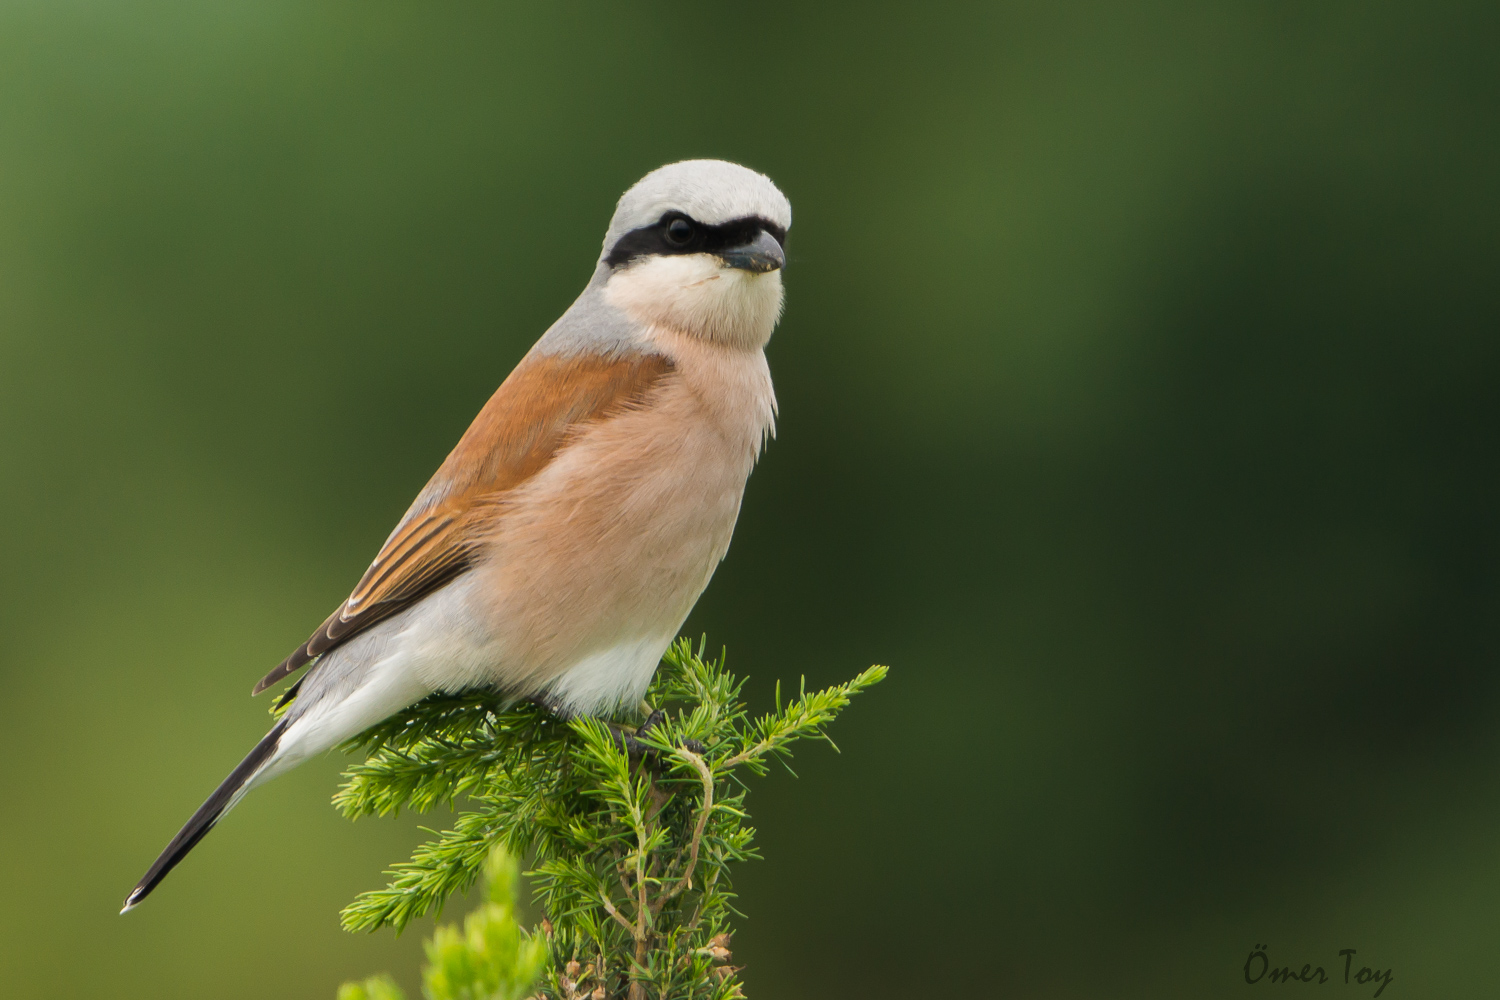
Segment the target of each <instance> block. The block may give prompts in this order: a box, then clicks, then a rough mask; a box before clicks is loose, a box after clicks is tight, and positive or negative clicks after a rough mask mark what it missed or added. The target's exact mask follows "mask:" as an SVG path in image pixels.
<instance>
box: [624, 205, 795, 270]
mask: <svg viewBox="0 0 1500 1000" xmlns="http://www.w3.org/2000/svg"><path fill="white" fill-rule="evenodd" d="M684 224H685V225H684ZM761 233H769V234H770V235H771V236H772V237H773V238H774V239H775V240H776V242H777V243H779V244H780V245H781V247H782V249H783V250H785V249H786V230H785V229H783V228H781V227H780V226H778V225H776V223H774V222H769V221H767V220H765V219H762V218H760V217H759V216H750V217H749V218H745V219H735V220H734V221H733V222H725V223H723V224H721V225H717V226H708V225H704V224H703V223H701V222H697V221H695V220H693V219H692V218H690V217H689V216H687V215H684V214H683V213H682V212H668V213H667V214H666V215H663V216H662V217H661V218H660V219H658V220H657V221H656V222H654V223H652V224H651V225H649V226H642V227H641V228H639V229H632V230H631V231H630V232H628V233H626V234H625V235H624V236H621V237H620V238H619V240H617V241H616V242H615V245H614V246H613V247H611V248H610V251H609V256H608V257H605V258H604V260H605V263H607V264H609V266H610V267H612V268H615V269H617V270H618V269H619V268H622V267H624V266H625V265H627V264H629V263H631V262H632V261H635V260H639V259H640V258H642V257H657V256H662V257H666V256H673V255H680V254H691V253H714V254H716V253H723V252H724V251H727V250H733V249H735V248H736V247H743V246H748V245H749V244H750V243H753V242H754V241H755V238H756V237H757V236H759V235H760V234H761Z"/></svg>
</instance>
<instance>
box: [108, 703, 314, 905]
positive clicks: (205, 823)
mask: <svg viewBox="0 0 1500 1000" xmlns="http://www.w3.org/2000/svg"><path fill="white" fill-rule="evenodd" d="M285 728H286V724H285V723H284V722H278V723H276V725H274V726H272V727H271V731H270V732H269V733H267V734H266V736H265V738H264V739H263V740H261V741H260V742H259V743H257V744H255V749H254V750H251V751H250V753H249V754H248V755H246V757H245V759H244V760H242V761H240V763H239V766H238V767H236V768H235V769H234V770H233V771H231V772H230V773H229V777H227V778H225V779H224V781H223V782H222V783H221V784H220V785H219V787H218V788H216V789H214V793H213V794H212V795H210V796H209V797H208V801H207V802H204V803H203V805H201V806H199V807H198V811H197V812H195V813H193V818H192V819H190V820H188V821H187V823H186V824H184V825H183V827H182V829H181V830H178V831H177V836H175V837H173V838H172V842H171V843H170V844H168V845H167V847H166V850H164V851H162V852H161V856H160V857H158V858H157V859H156V861H155V862H154V863H153V864H152V865H151V868H150V869H149V870H148V871H147V872H146V874H145V877H144V878H142V879H141V881H140V882H139V883H138V884H137V885H136V887H135V888H134V889H132V890H130V895H129V896H126V897H125V907H124V909H122V910H121V911H120V912H121V913H124V912H126V911H127V910H130V909H133V908H134V907H135V906H136V905H137V904H138V903H140V901H141V900H143V899H145V898H146V897H147V896H149V895H151V890H152V889H155V888H156V886H157V883H159V882H160V881H161V880H162V879H164V878H166V877H167V873H168V872H170V871H171V870H172V869H173V868H176V867H177V862H179V861H181V860H182V859H183V858H185V857H187V853H188V851H191V850H192V849H193V848H194V847H197V846H198V841H200V840H202V839H203V836H204V834H206V833H208V831H210V830H212V829H213V828H214V824H215V823H217V822H218V821H219V817H220V816H222V815H224V810H225V809H227V808H228V807H229V802H230V800H231V799H233V798H234V794H235V793H236V792H238V791H239V790H240V789H241V788H242V787H244V784H245V782H247V781H249V780H250V778H251V777H252V776H253V775H254V774H255V772H256V771H257V770H259V769H260V766H261V765H262V764H264V763H265V762H266V761H268V760H270V759H271V754H273V753H275V752H276V744H277V743H279V742H280V741H281V733H282V730H283V729H285Z"/></svg>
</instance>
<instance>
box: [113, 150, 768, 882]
mask: <svg viewBox="0 0 1500 1000" xmlns="http://www.w3.org/2000/svg"><path fill="white" fill-rule="evenodd" d="M791 224H792V209H791V205H790V204H789V203H788V202H787V200H786V197H785V196H784V195H783V194H782V193H781V192H780V191H779V190H777V188H776V185H774V184H772V183H771V181H770V180H769V179H768V178H766V177H764V176H762V175H761V174H758V173H755V172H754V171H751V170H747V169H745V168H744V167H740V166H736V165H735V164H732V163H725V162H723V161H721V160H689V161H686V162H683V163H674V164H671V165H670V166H666V167H662V168H661V169H659V170H656V171H653V172H652V173H650V174H647V175H646V177H645V178H643V179H642V180H641V181H640V183H638V184H636V185H635V186H634V187H632V188H631V189H630V190H629V191H627V192H625V195H624V196H623V197H622V198H621V199H620V203H619V205H618V207H617V208H616V209H615V214H614V218H613V219H612V220H611V221H610V224H609V231H608V233H607V234H606V235H605V238H604V252H603V253H602V254H601V255H600V258H599V263H598V266H597V267H595V269H594V275H593V278H592V279H591V280H590V281H589V283H588V287H587V288H585V289H584V290H583V294H582V295H580V296H579V297H578V300H577V301H576V302H574V303H573V305H572V306H571V307H570V308H569V309H568V311H567V312H565V313H563V315H562V318H561V319H559V320H558V321H557V322H556V323H554V324H553V325H552V327H551V329H549V330H548V331H547V332H546V333H545V334H544V335H543V336H542V338H541V339H540V340H539V341H537V343H536V345H535V346H534V347H532V349H531V351H530V352H529V353H528V354H527V355H526V357H524V358H523V359H521V363H520V364H519V365H517V366H516V369H515V371H513V372H511V374H510V377H509V378H507V379H506V380H505V382H504V383H503V384H502V385H501V386H500V388H499V389H498V390H496V392H495V394H494V396H492V397H490V401H489V402H488V403H486V404H485V406H484V409H482V410H481V411H480V412H479V416H478V417H476V418H475V419H474V422H473V424H471V425H470V427H469V429H468V431H466V432H465V433H464V436H463V437H462V438H461V439H460V440H459V442H458V446H457V447H455V448H454V449H453V451H452V453H451V454H449V456H448V458H447V459H446V460H445V461H444V462H443V464H442V466H441V467H440V468H439V469H438V471H437V473H436V474H435V475H434V476H433V477H432V480H431V481H430V482H428V484H427V486H426V487H425V488H424V489H423V490H422V492H421V493H420V494H418V495H417V499H416V501H415V502H414V503H413V504H412V505H411V509H410V510H408V511H407V512H406V516H405V517H403V518H402V519H401V522H400V523H399V524H397V525H396V530H395V531H393V532H392V533H391V536H390V538H388V539H387V540H386V543H385V545H384V547H382V548H381V550H380V554H379V555H378V556H376V557H375V561H374V562H373V563H371V565H370V568H369V569H368V570H367V571H366V572H365V575H364V577H363V578H362V579H361V580H360V581H359V585H358V586H356V587H355V588H354V593H353V594H351V595H350V596H349V599H348V600H347V601H345V602H344V603H343V605H342V606H341V607H340V608H339V609H338V610H337V611H335V612H334V613H333V614H332V615H330V616H329V618H328V620H327V621H325V622H324V623H323V624H322V625H320V626H318V629H317V631H315V632H314V633H313V635H312V638H310V639H308V640H307V642H305V643H303V644H302V646H300V647H299V648H298V649H297V651H296V652H295V653H293V654H292V655H291V656H289V657H287V658H286V660H285V661H284V662H282V664H281V665H280V666H278V667H277V668H276V669H275V670H273V671H271V672H270V673H269V674H267V675H266V676H265V678H264V679H263V680H261V682H260V683H259V684H257V685H256V686H255V693H257V694H258V693H260V692H261V691H263V690H265V689H266V687H268V686H269V685H271V684H274V683H275V682H277V681H279V680H281V679H282V678H284V677H286V676H288V675H290V674H292V673H293V672H295V671H297V670H300V669H302V668H303V667H308V666H309V665H311V667H310V669H309V670H308V671H307V673H305V674H304V675H303V676H302V678H301V679H300V680H298V681H297V682H296V684H295V685H294V686H293V687H292V688H291V690H290V692H289V694H290V696H291V697H292V699H293V700H292V702H291V705H290V708H288V710H287V711H286V713H285V714H284V715H283V716H282V717H281V719H280V720H279V721H278V722H277V723H276V724H275V725H274V726H273V727H272V728H271V731H270V732H269V733H268V734H266V737H265V739H263V740H261V741H260V743H259V744H257V745H256V747H255V749H254V750H252V751H250V754H249V756H247V757H246V758H245V759H244V760H243V761H241V762H240V765H239V766H238V767H236V768H235V769H234V771H233V773H231V774H230V775H229V777H228V778H226V779H225V780H224V783H223V784H221V785H220V786H219V787H218V789H217V790H216V791H215V792H214V793H213V794H212V795H211V796H209V798H208V801H207V802H205V803H203V806H202V807H201V808H200V809H199V810H198V811H197V812H196V813H195V814H194V815H193V818H192V819H190V820H188V822H187V825H186V826H184V827H183V828H182V830H181V831H180V832H179V833H178V834H177V836H176V837H174V838H173V839H172V842H171V843H170V844H168V845H167V848H166V850H164V851H163V852H162V853H161V856H160V857H159V858H157V859H156V862H155V863H154V864H153V865H152V866H151V868H150V870H149V871H147V872H146V875H145V877H144V878H143V879H141V881H140V884H139V885H137V886H136V887H135V889H133V890H132V891H131V893H130V895H129V897H128V898H127V899H126V901H125V910H129V909H131V908H132V907H134V906H135V905H136V904H138V903H139V902H140V901H141V900H142V899H144V898H145V897H146V896H147V895H148V894H149V893H150V892H151V890H152V889H154V888H155V887H156V885H157V883H159V882H160V881H161V880H162V878H164V877H165V876H166V874H167V872H169V871H171V870H172V868H173V867H174V866H175V865H176V864H177V862H179V861H180V860H182V858H183V857H184V856H185V855H186V854H187V852H188V851H190V850H192V848H193V847H194V845H196V844H197V843H198V841H199V840H200V839H202V837H203V835H204V834H205V833H207V832H208V831H209V830H210V829H212V828H213V826H214V824H215V823H216V822H218V820H219V818H220V817H221V816H223V815H224V813H226V812H228V811H229V810H230V809H231V808H233V806H234V805H235V804H236V803H237V802H239V800H240V798H241V797H242V796H244V794H245V793H246V792H247V791H249V790H250V789H251V788H253V787H255V786H256V785H258V784H260V783H261V782H263V781H266V780H268V779H270V778H272V777H274V776H276V775H278V774H280V773H281V772H283V771H286V770H288V769H289V768H291V767H294V766H296V765H297V764H299V763H301V762H302V761H304V760H306V759H307V758H308V757H311V756H313V755H314V754H319V753H323V752H325V751H327V750H329V749H330V748H332V747H335V746H337V745H338V744H340V743H342V742H343V741H344V740H347V739H349V738H350V737H352V736H355V735H357V734H359V733H360V732H362V731H364V730H365V729H367V728H369V727H370V726H372V725H374V724H375V723H377V722H380V721H381V720H382V719H385V718H386V717H387V716H390V715H391V714H393V713H395V712H398V711H400V710H401V709H403V708H406V707H407V706H409V705H411V704H413V703H414V702H417V701H419V700H421V699H422V698H424V697H426V696H427V695H429V694H431V693H433V692H434V691H447V692H454V691H460V690H463V689H466V688H477V687H483V688H491V689H495V690H498V691H500V692H502V693H504V694H505V695H507V696H509V697H513V698H516V699H521V698H535V699H537V700H539V701H541V702H543V703H544V704H546V705H548V706H549V707H552V708H553V709H554V711H557V712H558V713H559V714H562V715H574V714H578V713H603V712H608V711H610V710H612V709H615V708H617V707H620V706H623V705H631V704H636V703H638V702H639V701H640V699H641V697H642V695H643V694H644V693H645V690H646V686H647V684H648V683H649V682H650V680H651V675H652V673H653V672H654V671H655V670H656V666H657V664H658V662H659V661H660V660H661V657H662V654H663V653H664V652H665V651H666V648H667V646H668V645H669V644H670V643H671V641H672V639H673V638H674V637H675V636H676V634H677V630H678V628H679V627H680V626H681V625H682V622H683V620H684V619H685V618H686V617H687V614H688V612H689V611H690V610H691V609H692V607H693V604H694V603H695V602H696V601H697V599H698V595H699V594H701V593H702V592H703V588H704V587H705V586H707V585H708V580H709V577H711V576H712V575H713V572H714V568H715V567H716V566H717V565H718V564H719V561H720V560H721V559H723V558H724V553H725V552H726V551H727V550H728V548H729V538H730V535H731V534H732V533H733V531H734V523H735V519H736V517H738V515H739V510H740V498H741V496H742V495H743V493H744V490H745V480H746V478H747V477H748V476H749V475H750V469H751V467H752V466H754V464H755V460H756V458H757V457H758V456H759V454H760V451H761V448H762V447H763V445H764V443H765V440H766V438H767V436H768V435H770V434H772V433H773V431H774V418H775V414H776V397H775V394H774V393H773V392H772V389H771V373H770V370H769V369H768V368H767V366H766V357H765V354H764V351H763V348H764V347H765V345H766V342H767V341H768V340H770V338H771V331H772V329H773V328H774V327H775V325H776V321H777V319H778V318H779V317H780V315H781V306H782V285H781V268H782V267H783V265H784V264H785V263H786V256H785V251H784V244H785V242H786V231H787V229H788V227H790V226H791ZM121 912H124V911H123V910H122V911H121Z"/></svg>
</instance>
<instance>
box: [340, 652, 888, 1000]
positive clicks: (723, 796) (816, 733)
mask: <svg viewBox="0 0 1500 1000" xmlns="http://www.w3.org/2000/svg"><path fill="white" fill-rule="evenodd" d="M702 654H703V647H702V644H700V646H699V648H698V649H697V650H696V651H695V650H694V649H693V648H692V645H691V643H689V642H688V641H686V640H678V642H677V643H675V644H674V645H673V646H672V647H671V649H669V650H668V652H667V655H666V657H665V658H664V662H663V666H662V668H661V669H660V670H659V671H658V672H657V675H656V678H655V679H654V680H653V682H652V684H651V687H650V689H649V690H648V692H647V695H646V700H645V702H644V703H643V704H642V705H641V706H640V713H641V714H640V716H639V717H638V718H641V719H644V718H648V717H650V716H651V715H652V714H653V713H655V712H657V710H658V709H661V710H663V713H662V714H661V715H660V716H658V719H657V721H655V722H654V723H653V724H652V725H651V726H650V727H649V728H646V729H638V728H637V727H635V726H632V725H630V724H628V723H627V722H626V721H624V720H616V721H614V722H612V723H606V722H604V721H601V720H598V719H591V718H577V719H573V720H569V721H562V720H559V719H557V718H555V717H554V716H552V715H551V714H550V713H548V712H546V711H545V710H543V709H540V708H537V707H536V706H533V705H531V704H529V703H522V704H518V705H513V706H507V705H506V703H505V702H504V701H503V700H502V699H500V698H498V697H497V696H494V695H489V694H483V693H478V694H464V695H434V696H432V697H430V698H428V699H426V700H424V701H422V702H420V703H419V704H417V705H416V706H414V707H413V708H411V709H409V710H408V711H406V712H403V713H401V714H399V715H397V716H395V717H393V718H392V719H390V720H388V721H386V722H384V723H381V724H380V725H378V726H376V727H374V728H373V729H371V730H369V731H368V732H366V733H364V734H363V735H361V736H360V737H359V738H358V739H357V740H355V741H352V743H351V744H350V745H349V747H348V749H351V750H356V751H363V752H365V753H366V754H367V757H366V759H365V761H364V762H363V763H361V764H358V765H355V766H354V767H352V768H350V769H349V771H348V772H347V773H346V775H345V777H346V779H347V780H346V781H345V783H344V785H343V786H342V787H341V788H340V790H339V792H338V794H337V796H335V799H334V802H335V804H336V805H337V806H338V807H339V809H340V810H342V812H343V813H344V815H345V816H348V817H349V818H351V819H353V818H356V817H359V816H367V815H391V814H394V813H396V812H399V811H400V810H401V809H403V808H406V809H412V810H415V811H418V812H422V811H426V810H429V809H432V808H434V807H435V806H438V805H442V804H448V805H450V806H451V805H453V804H454V803H456V802H458V801H459V800H460V799H462V810H461V811H460V812H459V815H458V817H457V819H456V820H455V822H454V823H453V825H452V828H451V829H448V830H445V831H443V832H442V833H440V834H437V835H436V839H434V840H432V841H430V842H428V843H426V844H423V845H421V846H420V847H418V848H417V850H416V851H415V852H414V854H413V855H412V859H411V861H409V862H406V863H403V864H398V865H396V866H394V868H393V870H392V871H391V872H389V873H388V874H390V875H391V876H392V880H391V882H390V884H389V885H388V886H387V887H386V888H385V889H380V890H376V891H373V892H367V893H364V894H363V895H361V896H360V897H358V898H357V899H356V900H355V901H354V902H353V903H351V904H350V905H349V906H348V907H346V908H345V910H344V911H343V914H342V918H343V924H344V927H345V928H346V929H348V930H351V931H355V930H371V931H373V930H376V929H378V928H381V927H393V928H395V929H396V930H397V931H400V930H401V929H402V928H403V927H405V926H406V925H407V924H408V923H409V922H410V921H411V920H413V919H414V918H416V917H419V916H421V915H423V914H425V913H428V912H430V911H437V910H440V909H441V907H442V905H443V903H444V901H445V900H446V899H447V898H448V897H449V896H450V895H452V894H453V893H454V892H461V891H463V890H465V889H467V888H468V887H469V886H470V885H472V884H473V883H474V881H475V880H476V879H477V878H478V877H479V875H480V874H481V872H483V871H484V870H485V866H486V864H487V862H489V860H490V859H491V857H492V856H493V852H494V851H495V849H496V848H500V849H501V850H502V851H504V852H509V854H510V855H513V856H515V857H530V858H531V859H532V870H531V871H529V872H527V875H528V876H529V877H530V879H531V882H532V886H533V889H534V892H535V896H536V899H537V902H538V903H540V904H541V907H542V909H543V912H544V913H545V919H544V920H543V923H542V925H541V927H540V929H538V930H537V931H536V932H535V933H534V934H533V935H527V934H526V933H525V932H519V933H520V937H507V938H506V940H507V941H512V940H515V941H528V942H529V941H534V942H538V943H545V947H546V956H547V957H546V960H545V962H544V963H543V964H544V965H545V970H544V971H543V973H542V977H541V981H540V983H539V984H538V986H537V991H538V992H537V995H538V996H540V997H543V998H546V1000H576V998H583V997H590V998H595V1000H604V998H607V997H628V998H629V1000H646V998H652V1000H731V998H736V997H742V996H743V995H744V994H743V991H742V988H741V984H740V982H739V980H738V978H737V977H736V972H737V971H738V970H737V969H735V968H734V967H733V966H731V965H729V964H728V961H729V959H730V958H731V957H732V956H731V953H730V951H729V941H730V937H731V935H732V933H733V931H732V929H731V927H730V919H731V917H732V916H734V915H736V913H737V911H736V910H735V909H734V905H733V901H734V899H735V895H734V892H733V890H732V888H731V884H730V878H729V867H730V865H732V864H733V863H735V862H737V861H743V860H747V859H750V858H755V857H759V855H758V854H757V853H756V851H755V848H754V846H753V840H754V834H755V831H754V829H753V828H752V827H750V826H749V824H748V819H749V816H748V814H747V813H746V811H745V796H746V793H747V791H748V789H747V787H746V785H745V784H744V781H743V776H744V775H745V774H747V773H749V774H764V773H766V771H767V768H768V764H769V763H770V762H771V761H773V760H783V761H784V760H785V758H787V757H789V756H790V752H791V750H790V748H791V746H792V744H794V743H795V742H797V741H798V740H802V739H819V740H824V741H827V742H829V743H830V744H831V743H832V741H831V740H829V739H828V736H827V734H826V732H825V731H824V727H825V726H826V725H827V724H828V723H829V722H831V721H833V719H834V718H835V717H836V716H837V715H838V714H839V712H840V711H842V710H843V708H844V707H845V706H847V705H848V703H849V699H850V698H851V697H853V696H854V695H856V694H858V693H859V692H861V691H863V690H865V689H866V688H868V687H870V686H871V685H873V684H876V683H878V682H879V681H880V680H881V679H883V678H884V677H885V675H886V668H885V667H881V666H875V667H870V668H869V669H868V670H865V671H863V672H862V673H860V674H859V675H858V676H857V677H855V678H854V679H853V680H850V681H848V682H847V683H844V684H837V685H834V686H832V687H829V688H825V689H823V690H821V691H814V692H808V691H807V690H806V688H805V683H804V685H803V686H802V688H800V689H799V692H798V695H797V697H796V698H794V699H792V700H791V701H789V702H788V703H787V704H785V705H782V704H781V696H780V688H779V686H778V689H777V697H776V708H775V711H773V712H768V713H766V714H764V715H761V716H758V717H752V716H751V715H750V714H749V712H748V710H747V708H746V706H745V705H744V703H743V702H742V701H741V700H740V694H741V690H742V688H743V686H744V681H743V680H741V679H738V678H736V677H734V675H732V674H731V673H729V671H728V670H727V669H726V668H725V662H724V657H723V655H722V654H721V655H720V656H719V658H718V659H715V660H705V659H703V655H702ZM622 732H631V733H634V738H633V742H635V743H636V745H637V748H640V747H644V748H646V752H645V753H644V754H638V755H636V756H632V755H631V754H630V753H629V752H627V749H626V747H625V745H624V744H625V741H624V740H623V739H622V738H621V735H620V734H621V733H622ZM489 905H491V906H494V905H498V902H492V903H491V904H489ZM507 919H510V920H512V921H513V920H514V918H513V917H507ZM443 933H444V932H441V931H440V935H441V934H443ZM497 933H498V932H497ZM506 933H507V934H508V933H509V932H508V931H507V932H506ZM461 938H462V936H461V935H458V932H457V931H456V930H454V931H451V933H448V934H447V936H446V937H444V938H443V940H444V941H446V942H447V944H448V946H449V952H450V958H451V959H452V961H455V962H459V964H460V965H462V962H461V961H460V959H461V956H458V953H457V951H454V949H455V948H460V946H461V944H462V942H461ZM435 940H436V939H435ZM476 940H478V938H476ZM508 947H509V945H507V948H508ZM517 947H519V945H518V946H517ZM507 953H508V952H507ZM431 955H432V948H431V946H429V957H431ZM455 956H458V957H455ZM485 960H486V961H489V960H490V959H485ZM476 961H477V960H476ZM373 982H374V981H372V983H373ZM429 994H430V995H435V994H432V991H431V986H430V981H429ZM372 995H373V994H372ZM463 995H465V996H473V997H476V998H477V997H481V996H491V995H495V996H498V995H499V994H491V993H485V992H471V993H466V994H463Z"/></svg>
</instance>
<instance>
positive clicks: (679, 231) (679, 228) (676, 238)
mask: <svg viewBox="0 0 1500 1000" xmlns="http://www.w3.org/2000/svg"><path fill="white" fill-rule="evenodd" d="M692 238H693V224H692V223H691V222H689V221H688V220H686V219H673V220H672V221H671V222H669V223H667V240H668V242H670V243H675V244H676V245H677V246H683V245H684V244H686V243H687V242H688V240H691V239H692Z"/></svg>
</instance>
